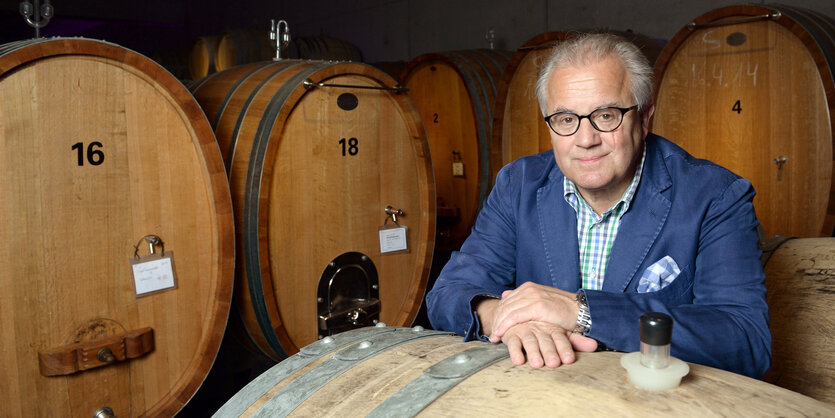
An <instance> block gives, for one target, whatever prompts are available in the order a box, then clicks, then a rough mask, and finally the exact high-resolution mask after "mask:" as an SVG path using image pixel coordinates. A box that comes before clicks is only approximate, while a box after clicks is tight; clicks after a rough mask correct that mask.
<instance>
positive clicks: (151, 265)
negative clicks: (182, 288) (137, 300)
mask: <svg viewBox="0 0 835 418" xmlns="http://www.w3.org/2000/svg"><path fill="white" fill-rule="evenodd" d="M131 267H132V268H133V283H134V287H135V289H136V296H137V297H139V296H145V295H148V294H151V293H154V292H159V291H162V290H165V289H171V288H174V287H176V286H177V281H176V278H175V277H174V260H173V254H172V252H171V251H166V252H165V253H162V254H159V255H158V254H151V255H146V256H144V257H140V258H139V259H136V258H131Z"/></svg>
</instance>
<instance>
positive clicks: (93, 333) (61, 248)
mask: <svg viewBox="0 0 835 418" xmlns="http://www.w3.org/2000/svg"><path fill="white" fill-rule="evenodd" d="M0 149H2V150H3V152H2V154H3V159H2V163H0V172H1V173H2V175H0V202H2V204H0V208H2V209H0V219H2V221H0V222H1V223H2V230H3V233H2V236H3V240H2V244H0V254H2V255H3V258H4V262H3V263H2V266H3V267H2V269H0V318H2V321H1V323H2V326H0V364H2V366H0V371H2V372H0V375H2V377H0V394H2V395H0V397H1V398H3V402H2V403H0V416H3V417H16V416H80V417H90V416H93V414H94V413H96V411H99V410H100V409H101V410H102V411H104V410H106V409H104V408H105V407H107V408H109V410H110V411H112V412H113V413H115V415H116V416H126V417H127V416H139V415H167V416H171V415H173V414H174V413H176V412H177V411H178V410H179V409H180V408H181V407H182V406H183V405H184V404H185V403H186V402H187V401H188V400H189V399H190V398H191V396H192V395H193V394H194V393H195V391H196V390H197V388H198V387H200V385H201V383H202V382H203V380H204V378H205V376H206V374H207V373H208V371H209V369H210V367H211V365H212V362H213V361H214V359H215V356H216V354H217V351H218V347H219V345H220V342H221V338H222V336H223V333H224V328H225V325H226V319H227V315H228V313H229V306H230V303H231V298H232V288H233V274H234V252H235V248H234V234H233V228H234V223H233V219H232V204H231V198H230V194H229V187H228V183H227V181H226V178H225V173H224V169H223V161H222V157H221V154H220V151H219V149H218V146H217V143H216V142H215V139H214V135H213V133H212V130H211V127H210V126H209V123H208V121H207V120H206V117H205V115H204V114H203V112H202V111H201V109H200V107H199V106H198V104H197V103H196V102H195V100H194V98H193V97H192V96H191V95H190V94H189V92H188V90H186V89H185V87H183V85H182V84H180V82H179V81H177V79H175V78H174V77H173V76H172V75H171V74H170V73H168V72H167V71H166V70H165V69H163V68H162V67H160V66H159V65H158V64H156V63H154V62H153V61H151V60H150V59H148V58H146V57H144V56H142V55H139V54H137V53H135V52H132V51H129V50H127V49H124V48H122V47H120V46H117V45H114V44H110V43H106V42H102V41H94V40H88V39H81V38H74V39H62V38H52V39H49V40H45V39H37V40H30V41H22V42H16V43H13V44H7V45H4V46H2V47H0ZM151 253H153V254H151Z"/></svg>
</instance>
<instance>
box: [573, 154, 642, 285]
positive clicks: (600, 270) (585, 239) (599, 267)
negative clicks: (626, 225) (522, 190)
mask: <svg viewBox="0 0 835 418" xmlns="http://www.w3.org/2000/svg"><path fill="white" fill-rule="evenodd" d="M646 155H647V151H646V148H644V153H643V155H642V156H641V162H640V163H639V164H638V169H637V170H635V176H634V177H632V182H630V183H629V187H627V188H626V191H625V192H624V193H623V196H621V198H620V200H619V201H618V202H617V203H615V204H614V205H613V206H612V207H611V208H609V210H607V211H605V212H603V214H601V215H597V213H595V211H594V209H592V208H591V206H589V204H588V203H586V201H585V200H584V199H583V197H582V196H580V193H577V187H576V186H575V185H574V182H572V181H571V180H569V179H568V177H565V179H564V181H563V189H564V194H565V201H566V202H568V204H569V205H571V207H572V208H574V211H575V212H577V241H578V242H579V244H580V276H581V277H582V279H583V289H593V290H600V289H602V288H603V278H604V277H605V275H606V265H607V264H608V262H609V253H610V252H611V251H612V244H614V242H615V237H616V236H617V234H618V226H620V219H621V217H623V215H624V214H625V213H626V211H628V210H629V204H630V203H631V202H632V198H633V197H634V196H635V191H636V190H637V189H638V183H639V182H640V180H641V173H642V172H643V171H644V160H645V159H646Z"/></svg>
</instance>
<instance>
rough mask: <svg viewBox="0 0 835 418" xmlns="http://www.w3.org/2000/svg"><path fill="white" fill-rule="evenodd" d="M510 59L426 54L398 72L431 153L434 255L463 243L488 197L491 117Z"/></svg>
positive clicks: (477, 53) (481, 53) (480, 53)
mask: <svg viewBox="0 0 835 418" xmlns="http://www.w3.org/2000/svg"><path fill="white" fill-rule="evenodd" d="M509 57H510V53H509V52H506V51H494V50H487V49H483V50H471V51H452V52H441V53H429V54H423V55H421V56H419V57H417V58H415V59H413V60H412V61H410V62H409V63H408V65H407V66H406V69H405V70H403V78H402V80H401V83H402V84H403V85H404V86H405V87H407V88H408V89H409V95H410V96H411V97H412V99H413V100H414V101H415V104H416V105H417V107H418V109H419V110H420V114H421V116H422V118H423V122H424V125H425V126H426V132H427V135H428V137H429V144H430V148H431V149H432V161H433V164H434V169H435V179H436V180H437V183H436V184H437V186H436V187H437V194H438V234H437V242H436V245H437V246H438V248H439V249H457V248H458V247H459V246H460V245H461V244H462V243H463V242H464V240H465V239H466V238H467V236H468V235H469V234H470V229H471V228H472V226H473V224H474V223H475V218H476V215H477V213H478V211H479V209H480V208H481V204H482V202H483V201H484V199H486V198H487V194H488V192H489V191H490V188H491V185H492V180H493V179H492V178H491V169H490V136H491V124H492V121H493V116H492V111H493V104H494V102H495V100H496V95H497V94H498V82H499V79H500V78H501V76H502V72H503V71H504V69H505V66H506V65H507V62H508V58H509Z"/></svg>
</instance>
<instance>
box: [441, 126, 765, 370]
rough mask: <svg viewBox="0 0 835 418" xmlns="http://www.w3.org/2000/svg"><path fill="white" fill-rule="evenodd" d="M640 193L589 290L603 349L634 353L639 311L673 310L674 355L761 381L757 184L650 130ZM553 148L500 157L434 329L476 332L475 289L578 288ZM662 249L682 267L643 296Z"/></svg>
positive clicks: (569, 214)
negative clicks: (506, 160)
mask: <svg viewBox="0 0 835 418" xmlns="http://www.w3.org/2000/svg"><path fill="white" fill-rule="evenodd" d="M645 143H646V148H647V155H646V161H645V163H644V164H645V165H644V171H643V175H642V178H641V180H640V184H639V186H638V190H637V193H636V195H635V197H634V199H633V201H632V203H631V206H630V208H629V211H627V212H626V213H625V214H624V215H623V218H622V219H621V224H620V227H619V230H618V234H617V237H616V239H615V242H614V245H613V247H612V251H611V254H610V258H609V264H608V267H607V269H606V275H605V278H604V282H603V288H602V289H601V290H584V292H585V294H586V299H587V301H588V304H589V311H590V314H591V318H592V326H591V329H590V330H589V332H588V333H587V334H586V335H588V336H589V337H592V338H594V339H596V340H598V341H599V342H601V343H603V344H604V345H605V346H606V347H608V348H612V349H616V350H620V351H626V352H631V351H639V350H640V337H639V326H638V318H639V317H640V316H641V314H643V313H644V312H663V313H666V314H668V315H670V316H671V317H672V318H673V321H674V325H673V340H672V346H671V355H673V356H675V357H677V358H680V359H682V360H685V361H689V362H693V363H699V364H704V365H707V366H711V367H716V368H721V369H725V370H729V371H732V372H736V373H741V374H744V375H747V376H751V377H755V378H759V377H761V376H762V375H763V374H764V373H765V372H766V370H768V368H769V366H770V363H771V334H770V332H769V330H768V306H767V304H766V301H765V294H766V291H765V274H764V273H763V269H762V264H761V262H760V255H761V252H760V250H759V248H758V235H757V226H758V225H759V221H757V218H756V215H755V214H754V206H753V203H752V200H753V198H754V194H755V192H754V189H753V187H752V186H751V183H750V182H749V181H748V180H745V179H743V178H741V177H739V176H737V175H735V174H733V173H731V172H730V171H728V170H726V169H724V168H722V167H720V166H718V165H716V164H714V163H711V162H709V161H706V160H701V159H697V158H694V157H693V156H691V155H689V154H687V153H686V152H685V151H684V150H682V149H681V148H680V147H678V146H677V145H675V144H673V143H671V142H669V141H667V140H666V139H664V138H661V137H659V136H656V135H654V134H649V135H648V136H647V138H646V141H645ZM563 178H564V176H563V174H562V172H560V169H559V167H558V166H557V165H556V162H555V160H554V154H553V152H552V151H547V152H543V153H540V154H535V155H531V156H527V157H523V158H520V159H519V160H517V161H515V162H513V163H511V164H508V165H507V166H505V167H504V168H503V169H502V170H501V171H500V173H499V174H498V176H497V178H496V184H495V186H494V188H493V190H492V191H491V193H490V195H489V196H488V198H487V200H486V201H485V204H484V207H483V208H482V210H481V212H480V213H479V215H478V219H477V220H476V224H475V226H474V227H473V230H472V233H471V235H470V236H469V238H468V239H467V240H466V242H465V243H464V244H463V245H462V247H461V250H460V251H458V252H455V253H453V254H452V257H451V258H450V260H449V262H448V263H447V265H446V266H445V267H444V269H443V270H442V272H441V274H440V276H439V277H438V279H437V281H436V282H435V285H434V286H433V288H432V290H431V291H430V292H429V293H428V294H427V298H426V301H427V307H428V314H429V319H430V321H431V323H432V326H433V327H435V328H436V329H442V330H448V331H453V332H456V333H458V334H460V335H462V336H465V339H467V340H469V339H473V338H476V337H477V336H478V335H479V325H478V320H477V317H476V315H475V313H474V311H473V309H472V307H471V306H470V303H471V301H472V300H473V298H474V297H475V296H478V295H482V294H488V295H493V296H500V295H501V293H502V291H504V290H507V289H513V288H516V287H517V286H519V285H520V284H522V283H524V282H526V281H533V282H536V283H539V284H543V285H548V286H553V287H556V288H560V289H563V290H567V291H571V292H576V291H578V290H579V289H580V286H581V281H580V271H579V249H578V241H577V219H576V213H575V211H574V209H573V208H572V207H571V206H570V205H569V204H568V203H567V202H566V201H565V197H564V194H563ZM667 256H669V257H670V258H672V259H673V260H674V262H675V264H676V265H677V266H678V267H679V270H680V273H679V274H678V275H677V276H675V277H674V279H673V280H672V282H670V283H669V285H666V286H665V287H663V288H662V289H660V290H657V291H650V292H644V293H641V292H639V291H638V285H639V283H640V282H641V278H642V276H646V275H647V274H648V273H649V270H648V268H649V267H650V266H652V265H653V264H657V263H658V262H659V261H660V260H662V259H663V258H665V257H667Z"/></svg>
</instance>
